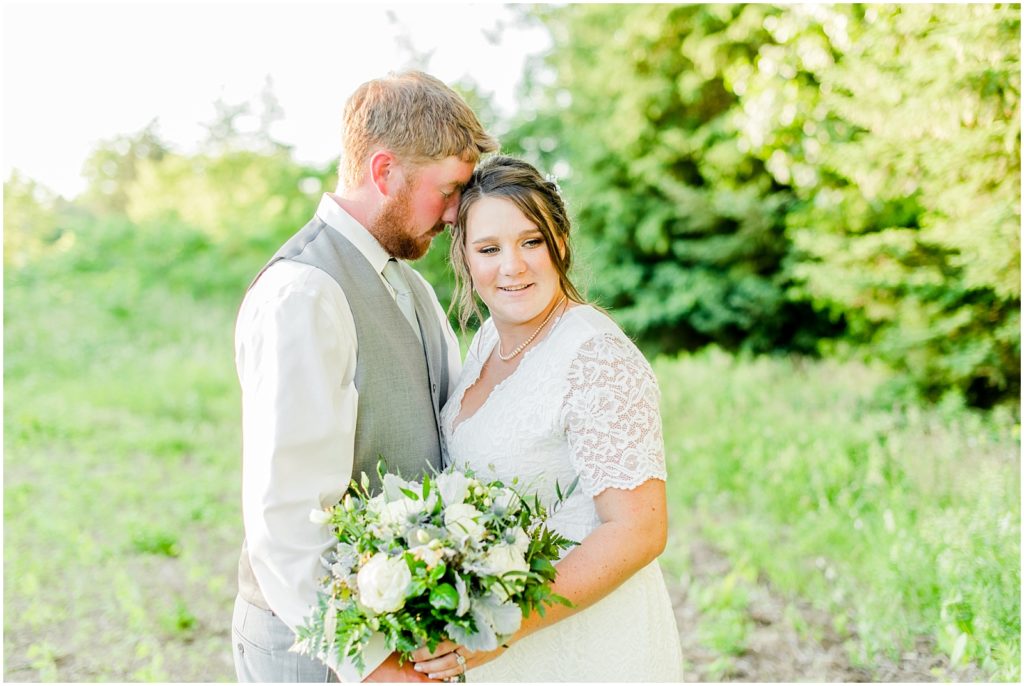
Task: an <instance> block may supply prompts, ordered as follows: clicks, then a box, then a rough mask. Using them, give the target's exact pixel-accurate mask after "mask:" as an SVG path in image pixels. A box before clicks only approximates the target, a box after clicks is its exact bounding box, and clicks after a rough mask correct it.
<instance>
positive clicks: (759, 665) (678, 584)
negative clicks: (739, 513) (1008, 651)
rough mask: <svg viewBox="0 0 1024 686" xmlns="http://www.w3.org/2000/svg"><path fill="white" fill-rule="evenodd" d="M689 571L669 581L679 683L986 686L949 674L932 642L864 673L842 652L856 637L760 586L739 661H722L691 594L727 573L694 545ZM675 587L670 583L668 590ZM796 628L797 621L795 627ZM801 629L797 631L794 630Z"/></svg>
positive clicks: (967, 672) (971, 675)
mask: <svg viewBox="0 0 1024 686" xmlns="http://www.w3.org/2000/svg"><path fill="white" fill-rule="evenodd" d="M689 545H690V566H689V571H688V574H687V576H686V577H685V578H684V579H682V580H678V579H677V580H672V579H669V593H670V595H671V597H672V602H673V605H674V607H675V611H676V621H677V623H678V625H679V637H680V642H681V643H682V647H683V659H684V664H685V669H686V673H685V681H687V682H708V681H738V682H809V681H821V682H833V683H836V682H868V681H870V682H935V681H947V682H948V681H957V682H975V681H984V680H985V677H984V675H983V674H982V673H981V672H980V671H979V670H977V669H976V668H973V667H969V668H964V669H958V670H950V668H949V661H948V658H946V657H945V656H942V655H936V653H935V650H934V648H933V645H932V642H931V641H930V640H928V639H926V638H921V639H919V640H918V641H917V645H916V646H915V648H914V650H911V651H907V652H905V653H903V654H902V655H901V657H900V660H899V661H898V662H895V661H892V660H879V662H878V663H877V664H875V665H873V666H872V667H870V668H865V667H859V666H853V665H852V664H851V662H850V659H849V650H848V646H849V645H850V642H851V641H852V642H855V641H856V640H857V639H856V637H855V636H854V637H849V636H847V637H845V638H844V637H841V636H839V635H838V634H837V632H836V631H835V629H834V628H833V626H832V622H831V621H830V617H829V616H828V615H827V614H826V613H824V612H821V611H819V610H816V609H814V608H813V607H810V606H809V605H807V604H806V603H799V602H796V603H794V602H793V601H792V600H787V599H785V598H783V597H782V596H781V595H780V594H779V593H777V592H776V591H774V590H773V589H772V587H771V585H770V584H768V583H767V582H766V581H764V580H758V581H757V582H756V587H755V588H754V589H753V591H752V593H751V595H750V602H749V604H748V605H747V608H746V613H747V615H748V619H749V620H750V621H749V624H748V626H749V627H751V628H750V629H749V631H748V633H747V635H746V640H745V642H744V643H745V648H744V649H743V650H742V652H740V654H738V655H730V656H722V655H721V654H719V653H716V652H715V651H714V650H712V649H710V648H708V647H707V646H706V645H705V644H704V642H703V641H702V640H701V632H700V624H701V610H700V607H699V604H698V601H697V598H696V597H694V596H695V593H694V591H695V589H697V588H698V587H700V586H701V585H704V584H710V583H714V582H715V581H717V580H719V579H721V578H723V577H724V576H725V575H726V574H728V573H729V572H730V571H731V564H730V563H729V560H728V559H727V558H726V557H725V555H723V554H721V553H720V552H718V551H717V550H715V549H714V548H713V547H712V546H710V545H709V544H707V543H706V542H704V541H700V540H699V539H690V544H689ZM673 581H675V583H673ZM794 620H795V621H794ZM797 624H799V625H802V630H799V631H798V630H797V628H796V625H797Z"/></svg>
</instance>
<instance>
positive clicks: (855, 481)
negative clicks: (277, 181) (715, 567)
mask: <svg viewBox="0 0 1024 686" xmlns="http://www.w3.org/2000/svg"><path fill="white" fill-rule="evenodd" d="M192 238H195V237H192ZM257 267H258V264H257V263H253V261H252V259H251V258H247V259H238V260H233V259H232V258H231V256H228V255H224V254H222V253H218V252H216V251H214V250H213V249H212V248H211V247H210V246H209V245H207V244H206V243H204V242H203V241H202V240H200V239H197V238H195V240H192V239H188V238H182V237H180V236H178V237H172V236H162V235H152V234H151V235H148V236H142V235H138V234H136V233H134V232H133V231H132V230H131V228H130V227H126V226H120V227H119V226H116V225H110V226H107V227H106V228H105V229H104V230H103V231H99V230H97V233H96V235H95V236H92V237H90V239H89V245H88V246H87V247H86V246H84V245H79V246H77V247H72V248H71V249H70V250H69V251H67V252H65V253H62V254H55V255H51V256H50V257H49V258H48V259H47V260H46V262H43V263H40V264H38V265H32V266H29V267H27V268H23V269H15V268H13V267H8V268H7V270H6V273H5V277H4V278H5V282H4V382H5V393H4V429H5V431H4V449H5V453H4V454H5V457H4V525H5V526H4V604H5V611H4V678H5V680H9V681H54V680H60V681H164V680H168V681H230V680H233V678H234V673H233V669H232V666H231V655H230V646H229V630H228V627H229V622H230V609H231V602H232V599H233V596H234V590H235V578H234V573H235V565H236V562H237V553H238V545H239V542H240V540H241V534H242V531H241V522H240V516H239V487H240V473H239V469H240V462H239V447H240V440H239V407H238V391H237V383H236V380H235V376H234V367H233V351H232V327H233V319H234V314H235V311H236V307H237V303H238V298H239V296H240V295H241V291H242V289H243V288H244V286H245V283H246V279H247V278H248V277H249V276H250V274H251V273H252V272H253V271H254V270H255V269H256V268H257ZM655 369H656V371H657V374H658V377H659V379H660V382H661V387H662V393H663V416H664V420H665V440H666V445H667V448H668V455H669V460H670V482H671V483H670V496H671V515H672V521H673V537H672V544H671V545H670V549H669V551H668V552H667V553H666V555H665V557H664V564H665V567H666V569H667V570H668V571H669V574H668V576H669V577H670V579H671V578H672V577H673V576H675V575H678V574H685V573H686V569H687V566H688V564H689V560H688V557H687V554H686V553H685V550H686V549H687V548H686V546H685V545H684V542H685V541H687V540H688V539H689V538H690V537H694V536H698V537H700V538H701V539H703V540H704V541H706V542H707V543H708V544H709V545H712V546H714V547H715V548H716V549H718V550H720V551H721V552H722V553H723V554H725V555H726V556H727V557H728V559H729V560H730V562H731V565H732V570H733V571H732V572H731V573H730V574H729V575H727V576H726V577H724V578H722V579H721V580H719V581H718V582H716V583H711V584H707V585H706V586H705V587H704V588H702V589H698V590H699V591H700V597H701V607H702V614H701V617H700V630H701V636H702V641H703V642H704V643H705V645H706V646H707V647H708V649H710V650H713V651H715V652H716V653H717V654H720V655H721V657H722V660H723V661H724V664H727V662H728V660H729V659H731V657H733V656H736V655H739V654H742V652H743V651H744V650H745V648H746V637H747V635H748V634H749V625H750V621H751V620H750V619H749V617H748V616H747V615H746V614H745V612H744V608H745V594H744V589H745V588H746V587H749V586H750V585H751V584H753V583H755V582H757V581H761V582H764V583H770V584H771V585H772V587H773V588H775V589H777V590H778V592H779V593H781V594H784V595H785V596H786V597H787V598H792V599H793V600H794V602H796V601H800V602H803V603H807V604H810V605H812V606H814V607H816V608H819V609H820V610H822V611H824V612H826V613H827V614H828V616H829V617H830V618H831V622H832V625H833V626H832V628H833V630H834V631H836V632H837V633H838V634H839V635H840V636H842V637H843V638H844V640H845V641H846V645H847V649H848V651H849V653H850V657H851V660H854V661H855V662H856V663H857V664H859V665H863V666H864V667H865V668H867V669H868V670H870V669H871V668H872V665H874V664H875V663H876V661H879V660H882V659H886V656H890V657H891V656H892V655H893V654H895V653H898V652H899V651H900V650H902V649H903V648H904V647H905V646H907V645H910V644H912V643H913V642H915V641H917V640H919V639H922V638H923V639H926V642H927V644H928V645H929V646H930V647H931V649H932V650H934V651H936V652H937V653H940V654H944V655H947V656H948V658H949V662H950V664H951V665H953V666H956V665H961V664H973V665H974V666H975V667H976V668H977V669H979V670H981V671H982V673H983V674H984V675H985V677H986V678H988V679H991V680H1004V681H1016V680H1018V679H1019V677H1020V595H1019V590H1020V461H1019V447H1020V426H1019V422H1018V417H1017V415H1015V414H1013V413H1012V412H1009V411H996V412H993V413H990V414H988V415H982V414H977V413H975V412H972V411H968V410H965V409H964V408H962V407H959V406H955V405H946V406H941V407H937V408H931V409H926V408H922V407H916V406H899V405H898V404H897V403H895V402H894V401H892V400H891V399H887V398H889V397H890V396H889V395H887V394H886V391H885V389H886V388H887V387H886V385H885V384H886V381H887V377H886V376H885V374H884V372H882V371H881V370H877V369H872V368H868V367H864V366H862V365H859V364H855V363H837V362H831V361H806V360H799V359H789V358H780V359H770V358H761V359H745V358H734V357H732V356H729V355H726V354H724V353H720V352H717V351H706V352H703V353H700V354H696V355H692V356H683V357H680V358H679V359H659V360H656V361H655ZM935 677H936V678H937V679H942V678H943V675H942V674H936V675H935Z"/></svg>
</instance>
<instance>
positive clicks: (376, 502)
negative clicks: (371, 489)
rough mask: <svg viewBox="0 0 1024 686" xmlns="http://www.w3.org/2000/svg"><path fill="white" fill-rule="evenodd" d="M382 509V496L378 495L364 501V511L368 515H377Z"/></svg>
mask: <svg viewBox="0 0 1024 686" xmlns="http://www.w3.org/2000/svg"><path fill="white" fill-rule="evenodd" d="M383 509H384V494H383V493H378V494H377V495H375V496H373V497H372V498H370V499H369V500H367V501H366V511H367V512H369V513H370V514H375V515H379V514H380V513H381V511H382V510H383Z"/></svg>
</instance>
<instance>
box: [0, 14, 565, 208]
mask: <svg viewBox="0 0 1024 686" xmlns="http://www.w3.org/2000/svg"><path fill="white" fill-rule="evenodd" d="M389 11H390V12H391V14H392V15H393V16H394V19H395V20H394V21H393V20H391V19H389V16H388V12H389ZM2 21H3V29H2V31H3V33H2V36H3V151H2V162H3V178H4V179H7V178H8V177H9V175H10V173H11V170H12V169H14V168H17V169H19V170H20V171H22V172H24V173H25V174H27V175H28V176H30V177H32V178H34V179H36V180H37V181H39V182H41V183H43V184H44V185H45V186H47V187H49V188H51V189H52V190H55V191H57V192H59V193H61V194H63V195H65V196H67V197H71V196H73V195H75V194H76V193H78V192H79V191H81V190H82V188H83V187H84V181H83V180H82V178H81V175H80V172H81V167H82V163H83V162H84V161H85V159H86V157H87V156H88V155H89V152H90V151H91V150H92V148H93V147H94V146H95V144H96V143H97V142H98V141H100V140H101V139H107V138H111V137H113V136H116V135H118V134H127V133H134V132H137V131H139V130H140V129H142V128H143V127H144V126H146V124H148V123H149V122H150V121H151V120H152V119H154V118H158V119H159V129H158V132H159V133H160V135H161V136H162V137H163V138H164V139H165V140H168V141H169V142H170V143H171V144H172V145H173V146H175V148H176V149H180V150H183V151H188V150H189V148H190V146H194V144H195V142H196V141H197V140H199V139H201V138H202V137H203V136H204V135H205V129H204V128H203V127H202V126H201V124H202V123H206V122H209V121H210V120H211V119H212V118H213V116H214V107H213V103H214V102H215V101H216V100H217V99H218V98H222V99H224V100H226V101H227V102H229V103H231V102H240V101H247V100H253V99H256V98H258V96H259V93H260V92H261V90H262V89H263V86H264V83H265V80H266V78H267V77H268V76H269V77H270V78H271V79H272V84H273V85H272V87H273V92H274V94H275V95H276V96H277V99H278V100H279V102H280V105H281V107H282V109H283V110H284V120H283V121H281V122H279V123H278V124H277V125H276V126H275V127H274V128H273V129H272V133H273V134H274V136H275V138H276V139H278V140H280V141H282V142H284V143H288V144H292V145H294V146H295V156H296V157H297V158H298V159H299V160H302V161H306V162H315V163H323V162H327V161H329V160H331V159H332V158H334V157H335V156H336V155H337V152H338V150H337V149H338V141H339V133H340V124H339V122H340V114H341V109H342V106H343V104H344V101H345V98H346V97H347V96H348V94H349V93H350V92H351V91H352V90H353V89H354V88H355V87H356V86H357V85H358V84H360V83H362V82H364V81H366V80H368V79H370V78H373V77H375V76H379V75H381V74H384V73H386V72H387V71H389V70H393V69H400V68H403V67H405V66H408V65H407V61H408V58H409V52H408V50H403V49H402V48H400V47H399V45H398V43H397V39H398V37H399V36H401V35H403V34H404V35H406V36H408V37H409V38H410V39H411V41H412V45H413V47H414V48H415V50H416V51H417V52H420V53H426V54H429V55H430V58H429V61H428V63H427V70H428V71H430V72H431V73H432V74H434V75H435V76H437V77H438V78H440V79H442V80H444V81H446V82H449V83H451V82H453V81H456V80H458V79H460V78H461V77H463V76H468V77H470V78H472V79H473V80H474V81H476V83H477V84H478V85H479V86H480V87H481V89H482V90H483V91H485V92H491V93H493V94H494V96H495V98H496V104H497V105H498V106H499V108H500V109H501V110H503V111H505V112H512V111H514V109H515V106H516V105H515V92H516V91H515V89H516V87H517V86H518V84H519V82H520V79H521V76H522V68H523V62H524V59H525V56H526V55H528V54H536V53H542V52H544V51H545V50H547V49H548V47H549V45H550V39H549V38H548V36H547V34H546V33H545V32H544V31H543V30H540V29H538V28H527V27H521V26H518V25H517V22H516V20H515V15H514V13H513V12H512V10H511V8H510V6H508V5H503V4H499V3H489V2H488V3H480V2H478V3H463V4H454V3H452V4H441V3H397V4H383V3H381V4H377V3H374V4H371V3H351V2H331V3H325V2H319V3H302V2H295V3H283V2H277V3H258V4H257V3H243V2H218V3H213V2H210V3H207V2H203V3H195V2H188V3H186V2H176V3H168V2H139V1H138V0H136V2H132V3H130V4H129V3H92V2H74V3H52V2H39V1H35V2H6V1H5V2H4V3H3V17H2ZM500 27H503V29H502V30H500V31H496V29H499V28H500ZM496 35H497V36H498V41H497V42H494V39H495V36H496Z"/></svg>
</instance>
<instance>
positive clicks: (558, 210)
mask: <svg viewBox="0 0 1024 686" xmlns="http://www.w3.org/2000/svg"><path fill="white" fill-rule="evenodd" d="M483 198H504V199H505V200H508V201H510V202H511V203H512V204H514V205H515V206H516V207H517V208H519V211H520V212H522V213H523V216H525V217H526V218H527V219H529V220H530V222H531V223H533V224H534V225H535V226H536V227H537V229H538V230H539V231H540V233H541V236H542V237H543V238H544V243H545V245H547V248H548V254H549V255H550V256H551V263H552V264H553V265H554V266H555V271H556V272H558V281H559V284H560V286H561V289H562V292H563V293H565V296H566V297H567V298H569V299H570V300H572V301H574V302H577V303H581V304H583V303H586V300H584V298H583V296H582V295H580V292H579V291H578V290H577V289H576V286H574V285H573V283H572V281H570V280H569V268H570V267H571V266H572V248H571V247H570V245H569V230H570V228H571V222H570V221H569V213H568V212H566V210H565V203H564V202H563V200H562V195H561V193H559V191H558V185H557V184H556V183H555V182H554V181H548V180H546V179H545V178H544V177H543V176H542V175H541V173H540V172H539V171H537V169H536V167H534V166H533V165H531V164H530V163H528V162H524V161H523V160H519V159H516V158H515V157H509V156H507V155H495V156H493V157H490V158H488V159H487V160H484V161H483V162H481V163H480V165H479V166H478V167H477V168H476V170H475V171H474V172H473V175H472V176H471V177H470V178H469V181H468V182H467V184H466V187H465V189H464V190H463V191H462V199H461V200H460V202H459V214H458V218H457V219H456V220H455V224H454V225H453V226H452V246H451V253H450V259H451V263H452V268H453V269H454V270H455V293H454V294H453V297H452V304H451V307H449V312H450V311H451V310H452V309H454V308H456V307H457V308H458V312H459V325H460V326H461V327H462V330H463V331H465V330H466V324H467V323H468V322H469V319H470V317H471V316H473V315H476V317H477V319H479V320H480V321H481V322H483V319H484V318H483V315H482V314H481V313H480V306H479V305H478V304H477V302H476V298H474V297H473V277H472V276H471V275H470V273H469V264H468V262H467V261H466V218H467V217H468V216H469V210H470V208H471V207H472V206H473V204H474V203H476V202H477V201H478V200H481V199H483Z"/></svg>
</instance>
